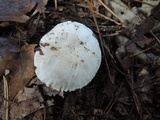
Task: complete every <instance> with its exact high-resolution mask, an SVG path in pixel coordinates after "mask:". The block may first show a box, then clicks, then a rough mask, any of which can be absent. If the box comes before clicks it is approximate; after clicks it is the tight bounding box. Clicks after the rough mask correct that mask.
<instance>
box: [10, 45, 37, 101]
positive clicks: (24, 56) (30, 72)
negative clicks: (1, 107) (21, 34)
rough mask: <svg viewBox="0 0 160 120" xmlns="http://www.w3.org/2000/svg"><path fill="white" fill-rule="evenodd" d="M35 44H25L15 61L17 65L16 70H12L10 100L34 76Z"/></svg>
mask: <svg viewBox="0 0 160 120" xmlns="http://www.w3.org/2000/svg"><path fill="white" fill-rule="evenodd" d="M35 46H36V45H35V44H33V45H24V46H23V47H22V48H21V52H20V54H19V55H18V57H17V58H16V61H15V63H13V64H15V65H16V70H15V71H11V75H12V77H11V78H10V81H9V98H10V100H13V99H14V97H15V95H16V94H17V93H18V91H19V90H21V89H23V88H24V86H26V85H27V83H28V82H29V81H30V80H31V78H32V77H33V76H34V65H33V57H34V47H35Z"/></svg>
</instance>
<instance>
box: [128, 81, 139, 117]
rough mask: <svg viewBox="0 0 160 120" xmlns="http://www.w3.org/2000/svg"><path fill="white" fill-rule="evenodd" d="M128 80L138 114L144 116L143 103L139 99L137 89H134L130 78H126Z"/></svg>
mask: <svg viewBox="0 0 160 120" xmlns="http://www.w3.org/2000/svg"><path fill="white" fill-rule="evenodd" d="M126 81H127V83H128V85H129V87H130V90H131V94H132V97H133V100H134V104H135V106H136V109H137V112H138V115H139V116H140V118H142V110H141V108H142V105H141V102H140V101H139V99H138V96H137V94H136V93H135V91H134V90H133V87H132V83H131V82H130V81H129V80H126Z"/></svg>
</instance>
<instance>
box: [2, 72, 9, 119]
mask: <svg viewBox="0 0 160 120" xmlns="http://www.w3.org/2000/svg"><path fill="white" fill-rule="evenodd" d="M7 74H9V70H5V75H4V76H3V82H4V98H5V100H4V104H5V108H6V111H5V120H8V119H9V109H8V108H9V103H8V98H9V93H8V81H7V79H6V77H5V76H6V75H7Z"/></svg>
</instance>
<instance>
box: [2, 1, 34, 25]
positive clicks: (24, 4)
mask: <svg viewBox="0 0 160 120" xmlns="http://www.w3.org/2000/svg"><path fill="white" fill-rule="evenodd" d="M35 5H36V2H35V0H20V1H19V0H0V21H16V22H22V23H25V22H26V21H27V20H28V19H29V17H28V16H27V15H25V14H26V13H27V12H29V11H31V10H32V8H33V7H34V6H35Z"/></svg>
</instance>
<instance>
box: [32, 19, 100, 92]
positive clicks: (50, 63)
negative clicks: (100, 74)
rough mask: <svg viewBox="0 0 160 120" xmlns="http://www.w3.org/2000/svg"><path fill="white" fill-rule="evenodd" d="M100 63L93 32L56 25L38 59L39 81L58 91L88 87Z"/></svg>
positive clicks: (74, 25) (71, 25) (43, 41)
mask: <svg viewBox="0 0 160 120" xmlns="http://www.w3.org/2000/svg"><path fill="white" fill-rule="evenodd" d="M100 63H101V50H100V47H99V43H98V41H97V39H96V38H95V36H94V34H93V32H92V31H91V30H90V29H89V28H88V27H86V26H85V25H83V24H81V23H78V22H71V21H68V22H64V23H60V24H58V25H56V26H55V27H54V28H53V29H52V30H51V31H49V32H48V33H47V34H46V35H44V36H43V37H42V39H41V40H40V50H38V51H36V52H35V56H34V65H35V67H36V69H35V72H36V75H37V77H38V78H39V79H40V80H41V81H42V82H44V83H45V84H46V85H47V86H49V87H51V88H52V89H55V90H58V91H73V90H76V89H80V88H82V87H84V86H86V85H87V84H88V83H89V82H90V81H91V80H92V79H93V78H94V76H95V74H96V73H97V71H98V69H99V66H100Z"/></svg>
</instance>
